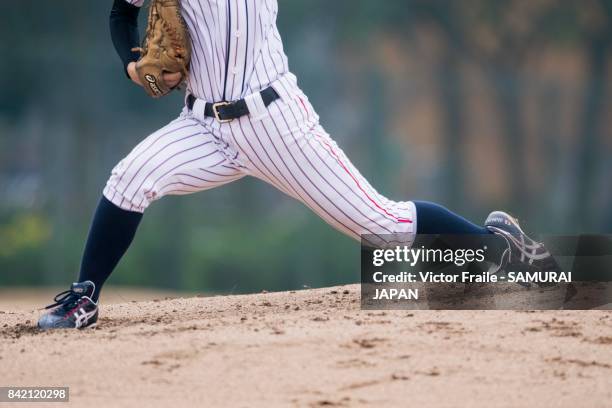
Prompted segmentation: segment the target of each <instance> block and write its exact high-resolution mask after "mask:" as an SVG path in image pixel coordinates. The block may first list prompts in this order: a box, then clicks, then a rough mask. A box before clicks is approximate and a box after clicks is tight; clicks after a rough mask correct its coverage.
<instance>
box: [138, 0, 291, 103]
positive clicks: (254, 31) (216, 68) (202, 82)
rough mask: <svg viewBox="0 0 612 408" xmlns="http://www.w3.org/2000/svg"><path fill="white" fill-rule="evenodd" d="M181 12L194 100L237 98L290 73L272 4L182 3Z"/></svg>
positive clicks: (231, 0) (266, 0)
mask: <svg viewBox="0 0 612 408" xmlns="http://www.w3.org/2000/svg"><path fill="white" fill-rule="evenodd" d="M127 1H128V2H129V3H131V4H133V5H135V6H142V5H143V3H144V0H127ZM181 7H182V14H183V18H184V20H185V22H186V23H187V26H188V27H189V33H190V35H191V40H192V56H191V67H190V73H189V78H188V81H187V89H188V92H189V93H191V94H193V95H194V96H196V97H198V98H200V99H204V100H207V101H209V102H217V101H233V100H237V99H242V98H243V97H244V96H246V95H250V94H252V93H254V92H257V91H261V90H262V89H264V88H266V87H268V86H269V85H270V84H271V83H273V82H274V81H276V80H278V79H279V78H281V77H282V76H283V75H284V74H286V73H287V72H288V71H289V66H288V63H287V56H286V55H285V52H284V50H283V42H282V40H281V36H280V34H279V32H278V29H277V27H276V16H277V14H278V3H277V1H276V0H182V1H181Z"/></svg>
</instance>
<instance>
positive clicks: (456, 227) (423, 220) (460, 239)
mask: <svg viewBox="0 0 612 408" xmlns="http://www.w3.org/2000/svg"><path fill="white" fill-rule="evenodd" d="M413 202H414V204H415V206H416V209H417V234H423V235H437V234H442V235H443V236H444V243H445V244H446V245H449V246H451V247H455V248H456V249H474V250H476V249H480V248H484V247H486V248H487V251H486V253H485V257H486V259H487V260H489V261H491V262H498V261H499V259H500V257H501V254H502V253H503V251H504V250H506V249H507V247H508V245H507V243H506V241H505V239H504V238H502V237H500V236H498V235H497V234H494V233H492V232H491V231H489V230H488V229H487V228H485V227H482V226H480V225H476V224H474V223H472V222H470V221H468V220H466V219H465V218H463V217H461V216H460V215H457V214H455V213H453V212H452V211H450V210H448V209H447V208H445V207H442V206H441V205H438V204H435V203H430V202H427V201H413ZM419 244H420V240H419V238H418V236H417V240H416V241H415V245H419Z"/></svg>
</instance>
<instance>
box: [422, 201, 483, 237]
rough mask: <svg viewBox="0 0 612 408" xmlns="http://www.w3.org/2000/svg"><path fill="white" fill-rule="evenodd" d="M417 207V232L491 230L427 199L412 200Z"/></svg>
mask: <svg viewBox="0 0 612 408" xmlns="http://www.w3.org/2000/svg"><path fill="white" fill-rule="evenodd" d="M413 202H414V204H415V205H416V209H417V234H432V235H433V234H472V235H487V234H490V233H491V232H490V231H489V230H488V229H486V228H485V227H481V226H480V225H476V224H474V223H472V222H470V221H468V220H466V219H465V218H463V217H462V216H460V215H457V214H455V213H454V212H452V211H450V210H448V209H446V208H445V207H442V206H441V205H438V204H435V203H430V202H427V201H413Z"/></svg>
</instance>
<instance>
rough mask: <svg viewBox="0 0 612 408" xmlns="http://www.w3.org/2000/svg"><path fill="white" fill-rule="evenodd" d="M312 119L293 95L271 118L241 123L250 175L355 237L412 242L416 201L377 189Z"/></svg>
mask: <svg viewBox="0 0 612 408" xmlns="http://www.w3.org/2000/svg"><path fill="white" fill-rule="evenodd" d="M316 117H317V116H316V113H315V112H314V110H312V107H311V106H310V104H309V103H308V101H307V99H305V98H304V97H302V96H300V95H299V94H297V95H295V98H294V100H289V101H284V102H281V103H274V104H272V105H271V106H270V116H269V118H267V119H264V120H262V121H259V122H254V123H252V122H249V123H242V127H243V128H244V129H243V130H242V133H244V134H245V136H244V137H243V138H241V139H240V140H241V141H243V143H245V147H243V149H245V150H246V151H247V156H248V158H249V160H250V162H253V163H254V164H256V165H257V170H258V171H254V172H253V174H254V175H257V176H258V177H260V178H262V179H264V180H265V181H267V182H269V183H271V184H273V185H275V186H276V187H278V188H279V189H280V190H282V191H284V192H286V193H287V194H289V195H291V196H292V197H294V198H296V199H298V200H300V201H301V202H303V203H304V204H305V205H307V206H308V207H310V208H311V209H312V210H313V211H314V212H316V213H317V214H318V215H319V216H321V218H323V219H324V220H325V221H326V222H328V223H329V224H330V225H331V226H333V227H334V228H336V229H338V230H340V231H341V232H344V233H345V234H347V235H349V236H351V237H353V238H355V239H360V237H361V236H363V235H373V236H375V237H376V238H375V239H376V244H386V243H389V242H404V243H411V242H412V240H413V238H414V232H415V231H416V223H415V213H416V210H415V208H414V204H413V203H412V202H409V201H406V202H396V201H392V200H389V199H388V198H386V197H384V196H383V195H382V194H380V193H378V192H377V191H376V190H375V189H374V188H373V187H372V185H371V184H370V183H369V182H368V181H367V180H366V179H365V178H364V177H363V176H362V175H361V173H360V172H359V171H358V170H357V168H356V167H355V166H354V165H353V163H352V162H351V161H350V160H349V159H348V158H347V157H346V155H345V154H344V152H343V151H342V149H341V148H340V147H339V146H338V145H337V144H336V143H335V142H334V141H333V140H332V139H331V138H330V136H329V135H328V134H327V133H326V132H325V130H324V129H323V128H322V127H321V126H320V125H319V124H318V120H315V121H313V120H312V118H316ZM247 140H248V142H249V143H250V144H248V145H247V144H246V143H247Z"/></svg>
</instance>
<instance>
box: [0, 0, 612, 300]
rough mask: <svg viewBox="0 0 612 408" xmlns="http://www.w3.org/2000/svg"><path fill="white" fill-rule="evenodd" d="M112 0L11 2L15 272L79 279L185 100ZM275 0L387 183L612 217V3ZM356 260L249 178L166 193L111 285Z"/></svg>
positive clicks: (8, 79) (369, 172)
mask: <svg viewBox="0 0 612 408" xmlns="http://www.w3.org/2000/svg"><path fill="white" fill-rule="evenodd" d="M202 1H205V0H202ZM111 3H112V2H111V1H110V0H106V1H100V0H95V1H94V0H89V1H83V0H81V1H76V0H73V1H68V0H54V1H40V0H19V1H12V2H11V1H6V0H4V1H2V2H0V10H1V13H0V55H2V63H1V64H0V286H4V287H7V286H13V285H21V286H24V285H32V286H38V285H58V284H59V285H65V284H67V283H68V282H71V281H72V280H73V279H74V278H75V275H76V273H77V271H78V266H79V262H80V254H81V251H82V249H83V246H84V239H85V237H86V235H87V230H88V227H89V221H90V218H91V214H92V212H93V209H94V207H95V205H96V203H97V201H98V199H99V197H100V193H101V190H102V187H103V186H104V183H105V181H106V179H107V177H108V175H109V172H110V170H111V168H112V167H113V166H114V164H115V163H116V162H118V161H119V160H120V159H121V158H122V157H123V156H124V155H126V154H127V153H128V152H129V151H130V150H131V148H132V147H133V146H134V145H135V144H136V143H138V141H140V140H141V139H142V138H144V137H146V136H147V135H148V134H150V133H151V132H153V131H154V130H156V129H157V128H159V127H161V126H162V125H164V124H165V123H167V122H169V121H170V120H171V119H173V118H174V117H175V116H177V114H178V113H179V110H180V108H181V104H182V97H181V95H179V94H178V93H176V94H174V95H172V96H170V97H167V98H165V99H163V100H161V101H153V100H151V99H149V98H147V97H146V96H145V94H144V92H142V90H140V89H138V88H137V87H136V86H133V85H131V84H130V83H129V82H128V80H127V79H126V78H125V76H124V74H123V73H122V71H121V66H120V62H119V59H118V57H117V56H116V54H115V53H114V50H113V48H112V45H111V41H110V36H109V29H108V12H109V10H110V6H111ZM279 3H280V4H279V7H280V14H279V21H278V24H279V28H280V31H281V33H282V35H283V37H284V41H285V48H286V52H287V54H288V55H289V61H290V66H291V69H292V71H293V72H295V73H296V74H297V76H298V78H299V79H300V85H301V87H302V88H303V89H304V90H305V92H306V93H307V94H308V95H309V96H310V98H311V100H312V102H313V104H314V106H315V108H317V109H318V111H319V113H320V116H321V121H322V123H323V125H324V126H325V127H326V128H327V130H328V131H329V133H330V134H331V135H332V136H333V137H334V138H335V139H336V140H337V141H338V143H339V144H340V146H342V147H343V148H344V149H345V151H346V152H347V154H348V156H349V157H350V158H351V159H352V160H353V162H354V163H355V164H356V165H357V167H358V168H359V169H360V170H361V171H362V173H363V174H364V175H365V176H366V177H367V178H369V179H370V181H371V182H372V184H373V185H374V186H375V187H376V188H377V189H378V190H379V191H381V192H382V193H384V194H385V195H387V196H389V197H390V198H393V199H398V200H399V199H401V200H407V199H421V200H433V201H437V202H440V203H442V204H444V205H446V206H448V207H449V208H451V209H453V210H455V211H459V212H461V213H463V214H465V215H466V216H468V217H469V218H472V219H474V220H476V221H480V220H482V219H483V218H484V217H485V216H486V215H487V213H488V211H489V210H491V209H498V208H500V209H506V210H508V211H510V212H512V213H514V214H516V215H517V216H518V217H519V218H520V219H521V220H523V221H525V222H526V225H527V229H528V230H529V231H531V232H535V233H562V234H574V233H579V232H611V231H612V177H611V175H612V130H611V129H612V84H611V81H610V79H611V78H612V1H609V0H580V1H579V0H575V1H569V0H566V1H561V0H558V1H555V0H516V1H512V0H464V1H452V0H449V1H436V0H422V1H416V0H384V1H379V0H279ZM141 14H142V16H141V17H144V14H145V13H141ZM142 26H143V25H142V24H141V27H142ZM358 277H359V246H358V244H357V243H355V242H352V241H351V240H350V239H348V238H346V237H344V236H343V235H341V234H340V233H337V232H336V231H334V230H332V229H331V228H329V227H328V226H327V225H326V224H324V223H323V222H322V221H320V220H319V219H318V218H317V217H316V216H314V215H313V214H311V213H310V212H309V211H308V210H307V209H306V208H305V207H304V206H302V205H301V204H299V203H296V202H293V201H291V200H290V199H288V198H286V197H284V196H283V195H281V194H280V193H278V192H277V191H275V190H274V189H273V188H272V187H270V186H267V185H265V184H264V183H262V182H259V181H256V180H241V181H239V182H237V183H234V184H232V185H229V186H226V187H222V188H220V189H217V190H214V191H209V192H205V193H201V194H196V195H192V196H189V197H180V198H177V197H170V198H165V199H164V200H162V201H160V202H158V203H156V204H154V205H153V206H152V207H151V208H150V209H149V210H148V212H147V215H146V217H145V218H144V221H143V224H142V225H141V228H140V231H139V234H138V236H137V238H136V240H135V243H134V245H133V247H132V250H131V251H130V252H129V253H128V255H127V256H126V257H125V258H124V260H123V261H122V262H121V264H120V266H119V268H118V270H117V271H116V272H115V273H114V275H113V276H112V277H111V279H110V283H113V284H119V285H134V286H147V287H160V288H161V287H163V288H166V289H169V290H188V291H207V292H220V293H232V292H233V293H241V292H253V291H261V290H262V289H267V290H279V289H293V288H300V287H303V286H304V285H306V286H310V287H317V286H324V285H332V284H340V283H347V282H355V281H357V280H358Z"/></svg>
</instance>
